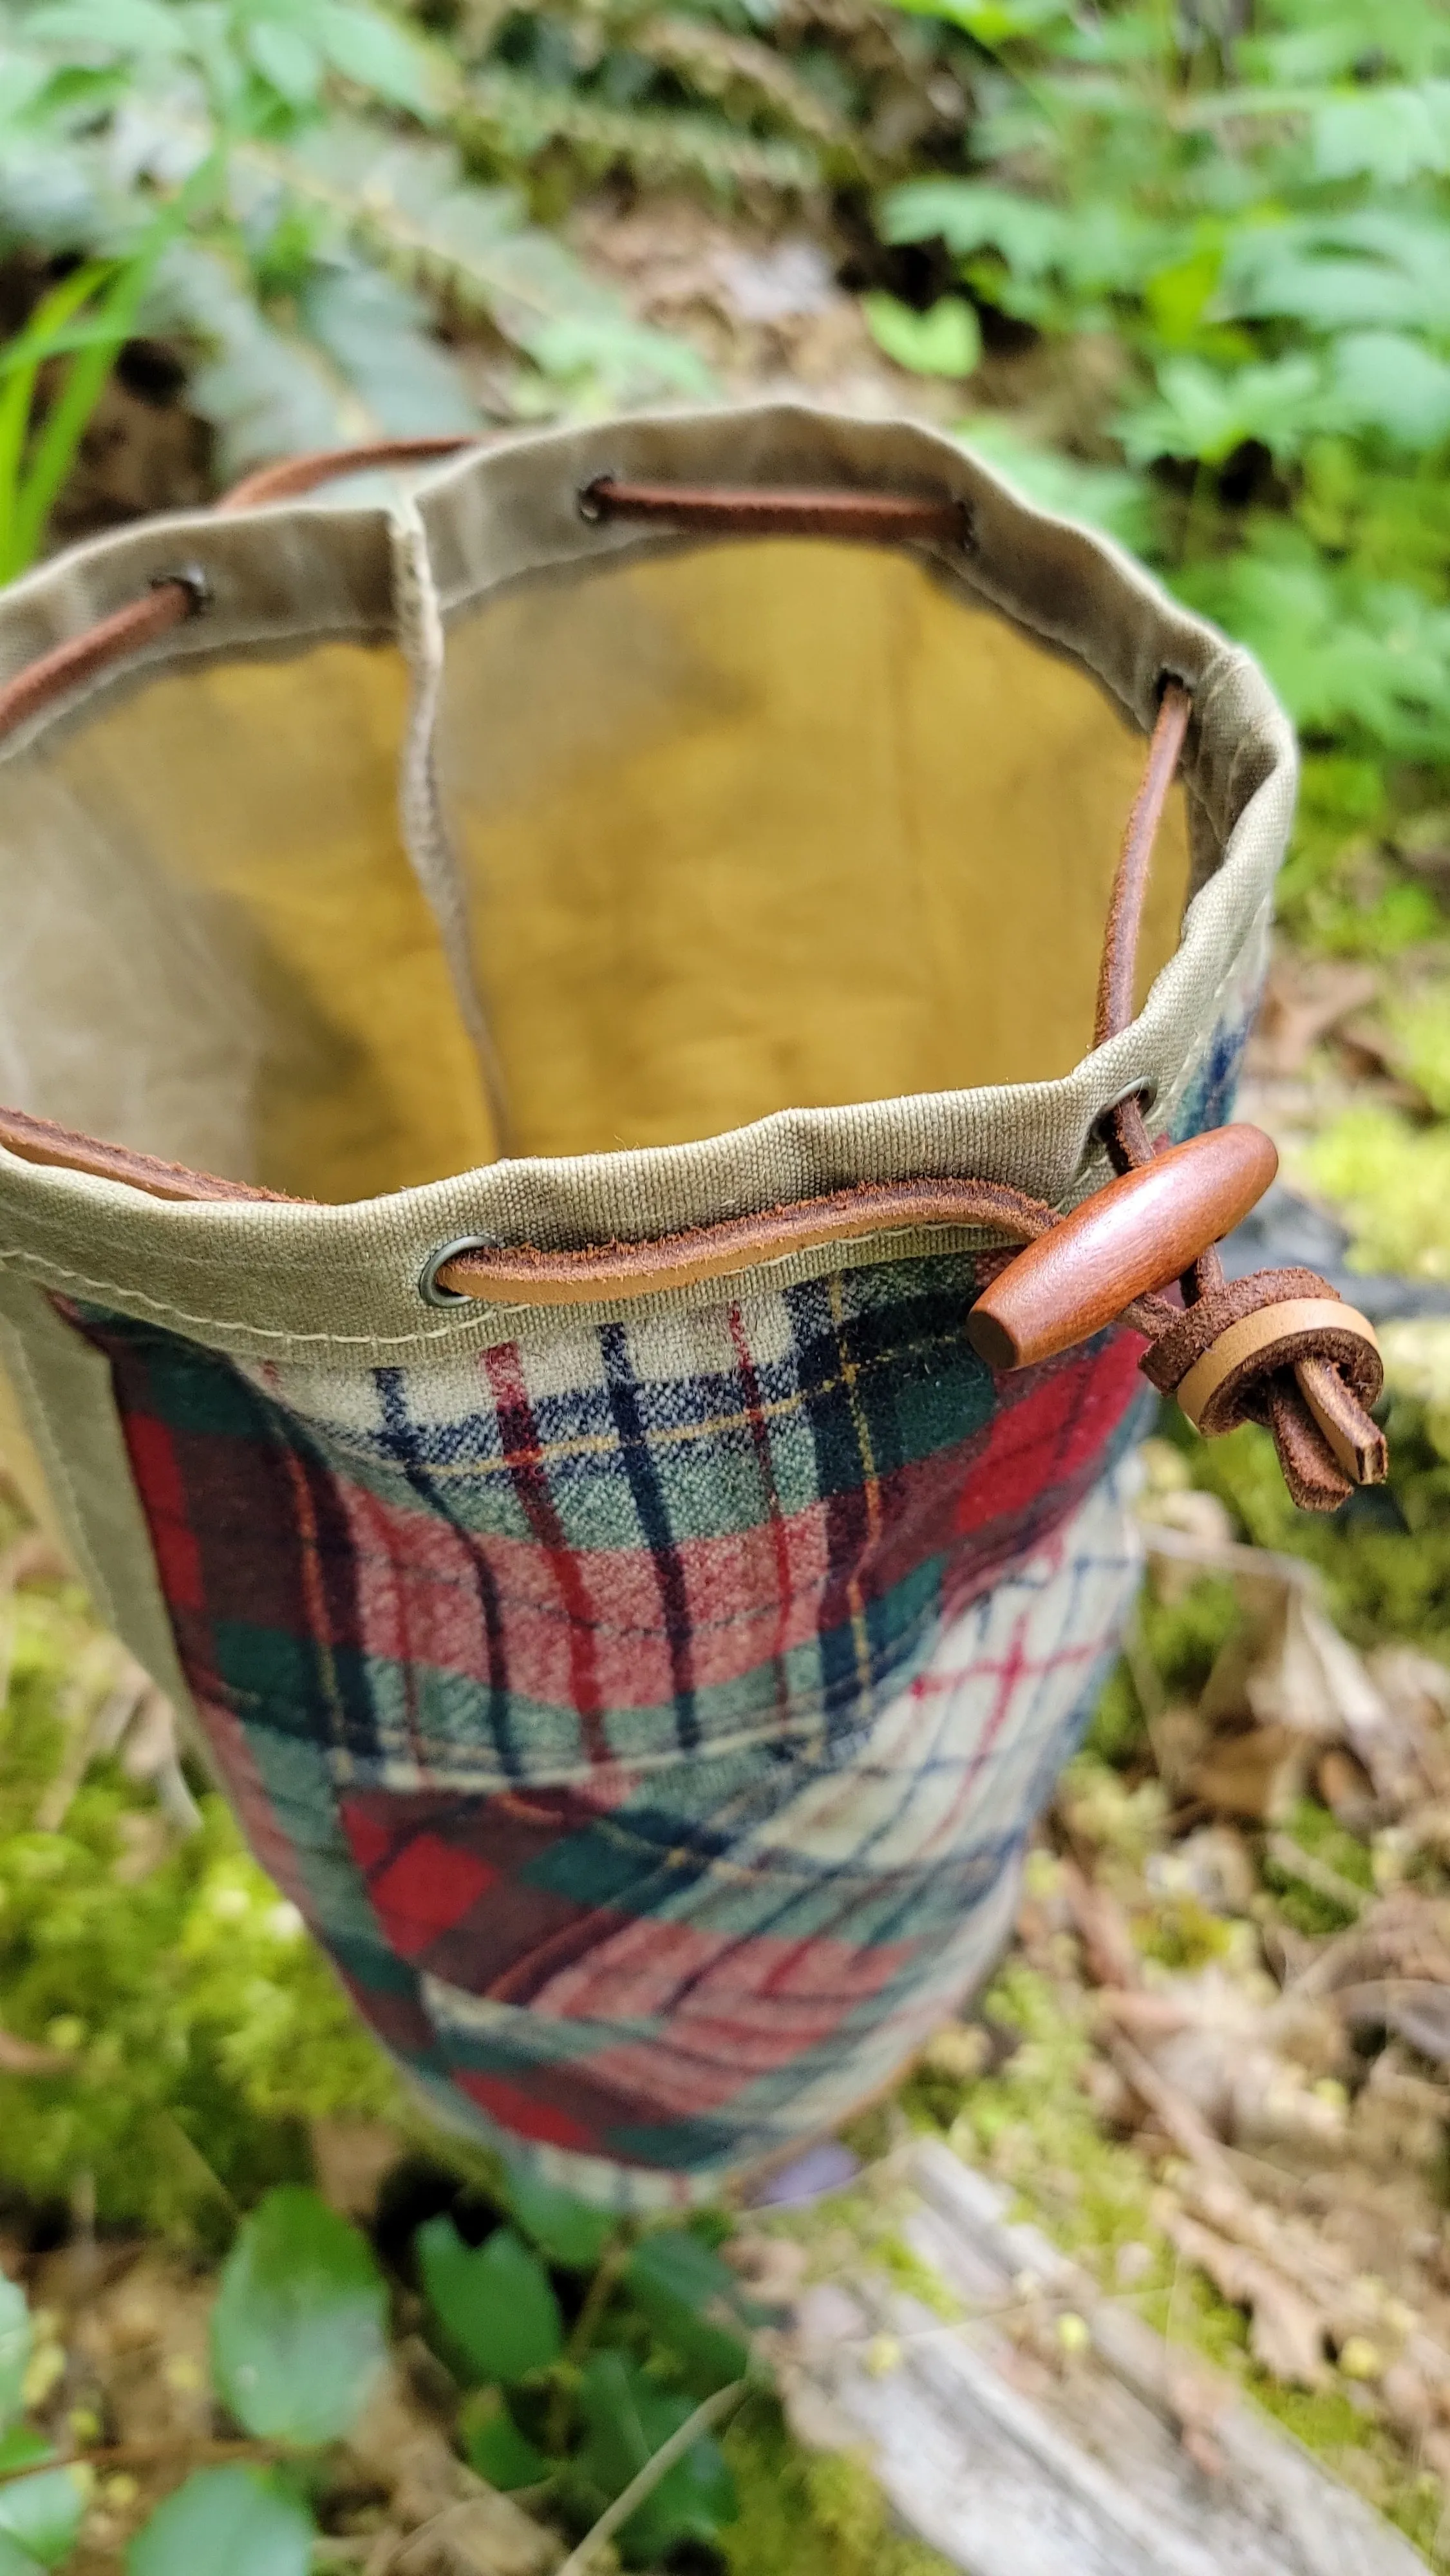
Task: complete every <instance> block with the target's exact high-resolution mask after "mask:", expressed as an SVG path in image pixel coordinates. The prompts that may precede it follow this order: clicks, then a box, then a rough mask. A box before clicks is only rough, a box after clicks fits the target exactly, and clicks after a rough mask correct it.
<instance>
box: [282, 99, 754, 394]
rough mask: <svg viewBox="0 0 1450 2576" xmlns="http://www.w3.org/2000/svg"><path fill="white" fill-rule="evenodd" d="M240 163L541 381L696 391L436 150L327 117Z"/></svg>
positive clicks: (589, 280)
mask: <svg viewBox="0 0 1450 2576" xmlns="http://www.w3.org/2000/svg"><path fill="white" fill-rule="evenodd" d="M247 151H248V156H249V158H250V159H251V161H252V163H253V165H254V166H255V167H256V168H257V169H259V170H262V171H265V173H266V174H267V175H268V176H270V177H271V178H272V179H274V180H275V181H277V182H279V183H280V184H281V185H282V186H283V187H284V188H286V189H287V190H288V191H289V192H290V193H291V194H292V195H293V196H294V197H296V198H300V199H301V200H302V201H303V202H304V203H307V204H310V205H311V206H313V207H314V208H315V209H317V210H318V211H319V212H321V213H322V214H324V215H325V216H327V217H329V218H330V219H331V222H332V224H333V226H334V227H335V230H336V233H337V236H338V238H340V239H343V240H348V241H351V242H353V243H355V244H357V245H358V247H359V248H361V249H363V250H364V251H366V252H368V253H370V254H371V255H372V256H373V257H374V258H375V259H377V260H378V261H379V262H380V263H381V264H382V266H383V267H385V268H387V269H388V270H389V271H391V273H392V274H393V275H394V276H395V277H397V278H400V279H401V280H402V281H403V283H404V284H405V285H408V286H415V287H418V288H424V289H427V290H428V291H429V292H431V293H432V294H433V295H435V296H439V297H441V298H443V299H444V300H445V301H446V302H449V303H451V304H452V305H454V306H455V308H458V309H461V310H463V311H465V312H472V313H484V314H487V315H488V317H489V319H490V320H491V321H492V322H493V323H494V325H495V326H496V328H497V329H498V330H499V331H500V333H501V334H502V335H503V337H504V338H505V339H506V340H509V341H511V342H512V343H513V345H514V346H515V348H518V349H521V350H522V351H523V352H524V353H525V355H526V356H528V357H530V358H532V359H533V360H534V362H535V364H536V365H537V366H539V367H541V368H542V369H543V370H544V372H545V373H546V374H551V375H556V376H560V377H566V378H568V377H574V376H577V375H578V374H580V373H581V372H585V371H587V372H588V373H590V374H591V375H593V376H594V377H595V378H596V379H597V380H598V381H599V382H600V384H601V385H602V386H603V387H604V388H605V389H606V390H608V391H609V392H610V393H611V394H613V395H615V396H616V397H617V398H620V399H626V398H636V397H638V396H640V395H641V394H643V393H648V392H656V393H657V392H660V391H667V392H675V393H692V394H701V393H708V392H709V391H710V389H711V379H710V375H709V371H708V369H707V368H706V367H705V366H704V364H703V362H702V361H701V360H700V359H699V358H698V357H697V356H696V354H695V352H694V350H693V349H690V348H688V347H687V346H686V345H685V344H684V343H683V342H682V341H679V340H674V339H671V338H669V337H668V336H667V335H666V334H665V333H664V332H661V331H651V330H647V329H646V328H645V327H644V326H643V325H642V324H640V323H637V322H636V321H635V320H634V317H633V316H632V314H631V313H630V312H629V310H628V308H627V306H626V305H625V304H624V302H623V301H622V299H621V298H620V297H619V296H618V295H617V294H615V292H614V291H613V290H612V289H611V288H609V287H607V286H605V285H603V284H602V283H601V282H600V281H599V280H598V279H596V278H593V277H591V276H590V275H589V272H588V271H587V269H585V268H583V267H582V266H581V265H580V263H579V261H578V260H576V259H575V258H574V257H573V256H572V255H571V253H570V252H568V251H567V250H565V249H564V247H563V245H562V244H561V243H560V242H557V241H555V240H554V239H553V238H552V236H551V235H549V234H548V233H545V232H541V231H539V230H538V229H537V228H536V227H535V226H533V225H531V224H529V223H528V222H527V221H526V220H525V218H524V215H523V211H522V208H521V206H520V204H519V200H518V198H517V197H516V196H515V195H514V194H513V192H512V191H511V190H508V189H503V188H480V187H476V186H473V185H470V184H469V183H468V182H467V181H466V180H465V179H464V177H463V174H462V170H461V167H460V163H459V159H458V155H457V153H456V152H455V151H454V149H453V147H452V146H451V145H449V144H442V143H431V142H427V143H425V142H416V141H410V140H408V139H405V138H402V137H399V136H396V135H387V136H385V135H384V134H383V133H382V132H381V131H380V130H379V128H378V127H377V126H375V125H369V124H366V123H364V122H363V121H362V120H360V119H352V118H346V117H341V116H337V117H334V118H332V119H331V120H330V121H329V123H328V124H327V125H326V126H324V127H320V128H317V129H315V130H313V131H312V132H310V133H309V134H307V135H305V136H303V137H300V138H299V139H298V140H297V141H296V142H294V143H291V144H287V145H279V144H267V145H249V146H248V147H247Z"/></svg>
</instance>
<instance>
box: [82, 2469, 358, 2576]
mask: <svg viewBox="0 0 1450 2576" xmlns="http://www.w3.org/2000/svg"><path fill="white" fill-rule="evenodd" d="M313 2537H314V2532H313V2523H312V2517H311V2515H310V2514H309V2513H308V2512H307V2511H306V2510H305V2508H304V2507H303V2506H302V2505H300V2504H299V2503H298V2502H297V2500H296V2498H295V2497H294V2496H290V2495H288V2494H286V2493H285V2491H284V2490H283V2489H282V2488H281V2487H280V2486H278V2485H277V2483H276V2482H275V2480H273V2479H271V2478H268V2477H265V2476H263V2475H262V2474H261V2473H260V2472H259V2471H258V2470H256V2469H243V2468H230V2469H196V2470H194V2471H193V2473H192V2475H191V2476H190V2477H189V2478H188V2479H187V2481H186V2484H185V2486H183V2487H178V2488H177V2491H176V2493H175V2495H171V2496H168V2497H167V2499H166V2502H165V2503H164V2504H163V2505H158V2507H157V2509H156V2511H155V2513H153V2515H152V2516H151V2519H150V2521H149V2522H148V2523H147V2524H146V2526H145V2529H144V2530H142V2531H140V2532H138V2533H137V2535H136V2538H135V2539H134V2540H133V2541H132V2543H131V2546H130V2548H129V2549H128V2550H127V2552H126V2576H307V2570H308V2568H309V2567H310V2565H311V2562H312V2542H313Z"/></svg>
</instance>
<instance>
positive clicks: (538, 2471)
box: [458, 2390, 555, 2495]
mask: <svg viewBox="0 0 1450 2576" xmlns="http://www.w3.org/2000/svg"><path fill="white" fill-rule="evenodd" d="M488 2396H489V2398H494V2392H493V2391H492V2390H490V2391H488ZM458 2429H459V2432H460V2433H461V2434H462V2437H463V2449H464V2454H465V2457H466V2458H467V2460H468V2464H469V2466H470V2468H473V2469H476V2470H477V2472H478V2475H479V2476H480V2477H481V2478H487V2480H488V2483H489V2485H490V2486H491V2487H497V2488H498V2489H499V2491H500V2493H501V2494H503V2495H510V2494H512V2493H513V2491H514V2489H515V2488H516V2487H537V2486H542V2485H543V2483H544V2480H545V2479H546V2478H549V2477H552V2476H553V2473H554V2465H555V2464H554V2462H553V2461H552V2460H550V2459H546V2458H545V2456H544V2453H543V2452H542V2451H536V2450H535V2448H534V2446H533V2443H532V2442H527V2441H525V2439H524V2436H523V2434H522V2433H521V2432H520V2431H519V2428H518V2426H517V2424H516V2423H515V2422H514V2419H513V2417H512V2416H511V2415H510V2413H509V2411H508V2409H507V2407H506V2406H504V2405H502V2404H501V2403H499V2402H498V2401H497V2400H496V2399H495V2400H494V2402H493V2403H492V2404H490V2405H488V2406H487V2408H486V2410H485V2409H483V2408H475V2409H472V2410H471V2409H470V2406H469V2405H467V2404H465V2406H464V2408H463V2411H462V2413H461V2415H460V2417H459V2424H458Z"/></svg>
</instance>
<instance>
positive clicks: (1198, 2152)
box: [1105, 2031, 1242, 2191]
mask: <svg viewBox="0 0 1450 2576" xmlns="http://www.w3.org/2000/svg"><path fill="white" fill-rule="evenodd" d="M1105 2044H1106V2049H1107V2054H1108V2055H1109V2057H1111V2059H1112V2061H1113V2064H1114V2065H1115V2066H1116V2067H1117V2069H1118V2072H1119V2074H1120V2075H1123V2076H1125V2077H1126V2078H1127V2081H1128V2082H1129V2084H1131V2086H1132V2088H1133V2091H1134V2092H1135V2093H1136V2094H1137V2096H1138V2099H1139V2100H1140V2101H1141V2102H1145V2103H1146V2104H1147V2106H1148V2108H1149V2110H1150V2111H1152V2112H1153V2113H1154V2115H1155V2117H1156V2118H1157V2119H1159V2120H1160V2121H1161V2122H1162V2124H1163V2128H1164V2130H1165V2132H1166V2133H1167V2135H1168V2136H1169V2137H1170V2138H1171V2139H1172V2141H1173V2144H1174V2146H1175V2147H1177V2149H1178V2151H1179V2154H1180V2155H1184V2156H1186V2157H1187V2158H1188V2161H1189V2163H1190V2164H1193V2165H1198V2166H1199V2167H1200V2168H1201V2170H1202V2171H1203V2172H1205V2173H1211V2174H1216V2175H1218V2176H1219V2177H1220V2178H1221V2179H1222V2180H1223V2181H1225V2182H1229V2183H1232V2184H1233V2186H1234V2189H1235V2190H1236V2191H1241V2190H1242V2185H1241V2184H1240V2183H1239V2182H1238V2180H1237V2178H1236V2176H1235V2174H1234V2169H1233V2167H1232V2165H1231V2164H1230V2162H1229V2159H1228V2154H1227V2151H1226V2149H1225V2147H1224V2145H1223V2142H1222V2140H1221V2139H1219V2138H1216V2137H1215V2136H1214V2134H1213V2131H1212V2130H1211V2129H1210V2127H1209V2125H1208V2123H1207V2121H1206V2120H1204V2119H1203V2118H1201V2116H1200V2115H1199V2113H1198V2112H1197V2111H1195V2109H1194V2107H1193V2104H1192V2103H1191V2102H1190V2101H1188V2100H1187V2098H1186V2097H1185V2096H1184V2095H1183V2094H1182V2093H1180V2092H1179V2091H1178V2089H1177V2086H1176V2085H1173V2084H1169V2083H1167V2082H1165V2080H1164V2078H1163V2077H1162V2076H1161V2075H1160V2074H1159V2073H1158V2070H1157V2068H1156V2067H1154V2066H1150V2065H1149V2063H1148V2060H1147V2058H1146V2057H1144V2056H1143V2055H1142V2053H1141V2051H1140V2050H1138V2049H1136V2048H1135V2047H1134V2046H1133V2043H1132V2041H1131V2040H1130V2039H1125V2038H1124V2037H1123V2034H1122V2032H1121V2031H1113V2032H1111V2033H1110V2034H1109V2035H1108V2037H1107V2039H1106V2043H1105Z"/></svg>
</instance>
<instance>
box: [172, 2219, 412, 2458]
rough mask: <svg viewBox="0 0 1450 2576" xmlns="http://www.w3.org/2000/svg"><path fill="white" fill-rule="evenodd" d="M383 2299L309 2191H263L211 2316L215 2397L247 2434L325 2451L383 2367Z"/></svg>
mask: <svg viewBox="0 0 1450 2576" xmlns="http://www.w3.org/2000/svg"><path fill="white" fill-rule="evenodd" d="M387 2305H388V2299H387V2291H386V2289H385V2287H384V2285H383V2279H382V2275H381V2273H380V2272H379V2270H378V2267H377V2264H376V2263H375V2261H374V2260H373V2255H372V2250H371V2248H370V2247H369V2245H368V2242H367V2239H366V2238H365V2237H364V2236H362V2235H361V2234H360V2233H359V2231H358V2230H357V2228H355V2227H350V2226H349V2225H348V2223H347V2220H346V2219H345V2218H340V2217H339V2216H338V2215H337V2212H336V2211H335V2210H332V2209H329V2208H328V2206H327V2203H326V2201H325V2200H323V2199H322V2198H321V2197H320V2196H319V2195H318V2193H316V2192H315V2191H306V2190H303V2189H301V2188H300V2187H299V2186H297V2185H288V2186H285V2187H284V2188H283V2189H281V2190H279V2191H272V2192H269V2193H268V2195H267V2197H266V2199H265V2200H264V2201H263V2202H262V2203H261V2206H260V2207H259V2208H258V2209H256V2210H255V2211H254V2212H253V2214H252V2216H251V2217H250V2218H248V2219H247V2220H246V2221H245V2223H244V2225H243V2227H242V2230H241V2233H240V2235H239V2236H238V2238H237V2241H236V2244H235V2245H234V2246H233V2248H232V2251H231V2254H230V2255H229V2256H228V2258H227V2264H226V2268H225V2270H224V2272H223V2273H222V2279H221V2288H220V2290H219V2291H218V2293H217V2301H216V2306H215V2308H214V2309H213V2311H212V2358H213V2362H214V2366H215V2370H216V2379H217V2387H218V2389H219V2390H220V2392H221V2395H222V2397H223V2398H224V2399H225V2401H226V2403H227V2405H228V2406H229V2407H230V2409H231V2411H232V2413H233V2414H234V2415H235V2416H236V2418H237V2420H238V2422H239V2423H241V2424H243V2425H245V2427H246V2429H247V2431H248V2432H249V2433H254V2434H256V2435H257V2436H258V2437H259V2438H260V2439H263V2440H272V2439H275V2440H281V2441H286V2442H295V2443H297V2444H298V2446H299V2447H306V2446H308V2445H311V2444H314V2443H319V2442H330V2441H334V2440H335V2439H336V2438H337V2437H338V2435H339V2434H342V2433H345V2432H347V2430H348V2429H349V2427H350V2426H351V2425H352V2424H353V2423H354V2422H355V2420H356V2418H357V2416H358V2415H359V2413H360V2412H361V2410H362V2408H363V2406H364V2404H365V2403H366V2400H367V2397H368V2394H369V2391H370V2390H371V2388H372V2385H373V2382H374V2380H375V2379H376V2377H377V2374H378V2372H379V2370H380V2368H381V2366H382V2363H383V2361H384V2359H385V2357H386V2351H387V2344H386V2337H385V2331H384V2329H385V2323H386V2318H387Z"/></svg>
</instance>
